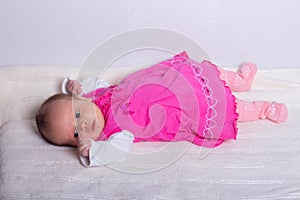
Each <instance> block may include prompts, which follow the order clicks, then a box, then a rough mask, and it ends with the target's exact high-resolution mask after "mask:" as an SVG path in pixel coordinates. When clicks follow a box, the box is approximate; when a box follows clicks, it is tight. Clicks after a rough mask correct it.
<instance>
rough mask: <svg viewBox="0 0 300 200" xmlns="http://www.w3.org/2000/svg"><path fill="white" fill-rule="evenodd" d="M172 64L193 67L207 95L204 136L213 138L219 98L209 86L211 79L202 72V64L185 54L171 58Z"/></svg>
mask: <svg viewBox="0 0 300 200" xmlns="http://www.w3.org/2000/svg"><path fill="white" fill-rule="evenodd" d="M171 64H172V65H178V64H188V65H189V66H190V67H191V68H192V69H193V73H194V75H195V78H196V79H197V80H198V82H199V83H200V85H201V89H202V91H203V94H204V95H205V100H206V104H207V112H206V116H205V117H206V122H205V128H204V129H203V131H202V134H203V137H205V138H212V137H213V132H212V129H213V128H214V127H216V126H217V122H216V121H215V120H214V118H215V117H216V116H217V115H218V113H217V110H216V109H215V106H216V104H217V103H218V100H217V99H215V98H214V97H213V96H212V95H213V92H214V91H213V89H212V88H211V87H210V86H209V79H208V78H207V77H206V76H205V75H204V74H202V67H201V66H200V64H198V63H197V62H194V61H192V60H189V59H188V58H185V57H183V56H180V55H178V56H175V57H174V58H173V59H172V60H171Z"/></svg>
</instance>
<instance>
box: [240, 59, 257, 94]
mask: <svg viewBox="0 0 300 200" xmlns="http://www.w3.org/2000/svg"><path fill="white" fill-rule="evenodd" d="M256 73H257V67H256V65H255V64H254V63H250V62H248V63H244V64H242V65H241V66H240V67H239V69H238V71H237V74H238V76H240V77H241V79H239V78H237V79H236V83H235V84H236V90H237V91H240V92H242V91H247V90H250V88H251V86H252V81H253V79H254V76H255V75H256Z"/></svg>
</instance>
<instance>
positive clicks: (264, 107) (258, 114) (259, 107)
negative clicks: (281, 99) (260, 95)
mask: <svg viewBox="0 0 300 200" xmlns="http://www.w3.org/2000/svg"><path fill="white" fill-rule="evenodd" d="M237 112H238V114H239V119H238V121H240V122H248V121H255V120H258V119H269V120H271V121H272V122H275V123H280V122H284V121H286V120H287V117H288V110H287V108H286V106H285V105H284V104H282V103H276V102H267V101H254V102H246V101H243V100H240V99H237Z"/></svg>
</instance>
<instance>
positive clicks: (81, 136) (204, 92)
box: [36, 52, 288, 157]
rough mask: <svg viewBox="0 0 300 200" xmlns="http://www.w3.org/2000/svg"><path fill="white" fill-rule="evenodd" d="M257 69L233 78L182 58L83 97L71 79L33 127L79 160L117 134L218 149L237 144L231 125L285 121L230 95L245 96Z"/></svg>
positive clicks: (282, 110)
mask: <svg viewBox="0 0 300 200" xmlns="http://www.w3.org/2000/svg"><path fill="white" fill-rule="evenodd" d="M256 71H257V69H256V66H255V65H254V64H252V63H245V64H243V65H241V66H240V68H239V69H238V72H237V73H235V72H231V71H226V70H223V69H221V68H219V67H217V66H216V65H214V64H212V63H210V62H208V61H203V62H201V63H198V62H195V61H193V60H191V59H189V57H188V55H187V53H186V52H182V53H181V54H178V55H176V56H174V57H173V58H171V59H168V60H166V61H163V62H161V63H159V64H156V65H153V66H151V67H148V68H146V69H142V70H139V71H137V72H134V73H132V74H130V75H129V76H127V77H126V78H124V79H123V80H122V81H121V82H120V83H118V84H117V85H113V86H107V87H100V88H97V89H95V90H94V91H91V92H88V93H84V94H83V95H82V96H79V94H80V93H82V88H81V84H80V83H79V82H78V81H75V80H69V81H68V82H67V83H66V91H67V93H68V94H56V95H53V96H51V97H50V98H49V99H48V100H46V101H45V102H44V103H43V105H42V106H41V108H40V110H39V112H38V114H37V115H36V122H37V127H38V130H39V132H40V133H41V134H42V136H43V137H44V138H45V139H46V140H47V141H49V142H50V143H53V144H56V145H71V146H78V149H79V152H80V155H81V156H83V157H88V156H90V150H91V149H90V148H91V143H92V142H93V141H106V140H108V139H109V138H111V137H112V136H114V134H116V133H120V132H122V131H123V133H124V134H125V135H126V134H127V136H128V135H131V133H132V134H133V136H134V137H133V139H132V140H134V142H139V141H189V142H192V143H194V144H196V145H200V146H205V147H216V146H218V145H220V144H222V143H223V142H224V141H225V140H228V139H236V136H237V121H239V122H244V121H254V120H258V119H268V120H271V121H272V122H275V123H280V122H284V121H286V119H287V115H288V111H287V108H286V106H285V105H284V104H281V103H276V102H267V101H254V102H245V101H243V100H240V99H236V98H235V97H234V96H233V95H232V92H231V91H237V92H242V91H247V90H249V89H250V88H251V84H252V81H253V78H254V76H255V74H256ZM124 131H125V132H124Z"/></svg>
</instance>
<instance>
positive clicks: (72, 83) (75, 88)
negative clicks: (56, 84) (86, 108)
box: [66, 80, 82, 95]
mask: <svg viewBox="0 0 300 200" xmlns="http://www.w3.org/2000/svg"><path fill="white" fill-rule="evenodd" d="M66 89H67V92H68V93H69V94H72V95H79V94H80V93H81V92H82V89H81V84H80V83H79V82H78V81H77V80H68V82H67V84H66Z"/></svg>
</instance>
